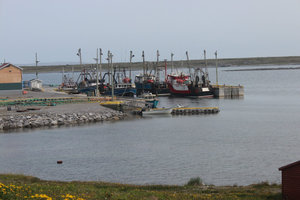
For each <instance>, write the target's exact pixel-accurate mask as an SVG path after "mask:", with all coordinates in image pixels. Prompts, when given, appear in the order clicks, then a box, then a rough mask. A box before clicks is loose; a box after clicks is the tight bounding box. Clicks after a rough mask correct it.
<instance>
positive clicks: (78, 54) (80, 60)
mask: <svg viewBox="0 0 300 200" xmlns="http://www.w3.org/2000/svg"><path fill="white" fill-rule="evenodd" d="M77 56H79V62H80V70H82V59H81V48H79V49H78V53H77ZM81 73H82V72H81ZM83 76H84V78H85V72H84V75H83ZM81 81H83V77H82V76H81Z"/></svg>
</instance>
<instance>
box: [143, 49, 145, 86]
mask: <svg viewBox="0 0 300 200" xmlns="http://www.w3.org/2000/svg"><path fill="white" fill-rule="evenodd" d="M142 58H143V81H144V77H145V52H144V51H142Z"/></svg>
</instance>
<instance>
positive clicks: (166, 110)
mask: <svg viewBox="0 0 300 200" xmlns="http://www.w3.org/2000/svg"><path fill="white" fill-rule="evenodd" d="M172 110H173V108H154V109H149V110H145V111H142V115H143V116H146V115H169V114H171V113H172Z"/></svg>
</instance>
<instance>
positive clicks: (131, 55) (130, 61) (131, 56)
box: [129, 51, 134, 83]
mask: <svg viewBox="0 0 300 200" xmlns="http://www.w3.org/2000/svg"><path fill="white" fill-rule="evenodd" d="M133 57H134V55H133V54H132V51H130V59H129V64H130V69H129V78H130V83H131V70H132V58H133Z"/></svg>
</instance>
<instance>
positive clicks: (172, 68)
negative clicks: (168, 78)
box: [171, 53, 174, 74]
mask: <svg viewBox="0 0 300 200" xmlns="http://www.w3.org/2000/svg"><path fill="white" fill-rule="evenodd" d="M173 56H174V53H171V66H172V67H171V74H172V73H173V70H174V65H173Z"/></svg>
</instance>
